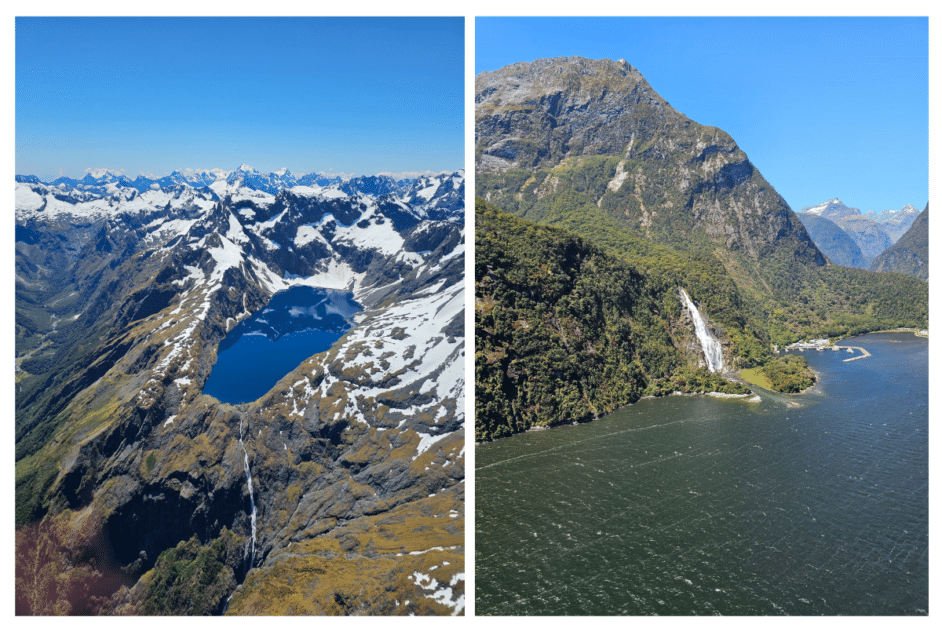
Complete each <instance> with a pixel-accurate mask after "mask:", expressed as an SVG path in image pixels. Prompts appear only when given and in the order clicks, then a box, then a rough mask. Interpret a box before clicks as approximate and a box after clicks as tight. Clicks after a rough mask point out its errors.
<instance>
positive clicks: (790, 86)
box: [475, 17, 929, 212]
mask: <svg viewBox="0 0 942 628" xmlns="http://www.w3.org/2000/svg"><path fill="white" fill-rule="evenodd" d="M928 46H929V30H928V19H927V18H924V17H923V18H895V17H894V18H843V17H838V18H819V17H813V18H711V17H700V18H651V17H637V18H612V17H603V18H549V17H547V18H523V19H516V18H477V19H476V21H475V73H478V72H481V71H492V70H496V69H498V68H500V67H503V66H505V65H508V64H510V63H515V62H517V61H532V60H534V59H538V58H544V57H560V56H582V57H588V58H595V59H600V58H610V59H620V58H624V59H625V60H626V61H628V63H630V64H631V65H633V66H635V67H636V68H638V69H639V70H640V71H641V73H642V74H643V75H644V77H645V78H646V79H647V80H648V82H649V83H650V84H651V86H652V87H653V88H654V90H655V91H657V92H658V93H659V94H660V95H661V96H662V97H664V98H665V99H666V100H667V101H668V102H670V104H671V105H672V106H673V107H674V108H675V109H677V110H678V111H680V112H681V113H683V114H685V115H686V116H687V117H689V118H691V119H693V120H695V121H696V122H699V123H701V124H706V125H710V126H716V127H719V128H721V129H723V130H725V131H727V132H728V133H729V134H730V135H731V136H732V137H733V139H735V140H736V142H737V143H738V144H739V147H740V148H741V149H743V150H744V151H745V152H746V154H747V155H748V156H749V159H750V160H751V161H752V163H753V164H754V165H755V166H756V167H757V168H758V169H759V171H760V172H761V173H762V174H763V176H764V177H765V178H766V180H768V181H769V183H771V184H772V186H774V187H775V189H776V190H778V192H779V193H780V194H781V195H782V196H783V197H784V198H785V200H786V201H787V202H788V203H789V205H791V207H792V209H794V210H796V211H797V210H800V209H801V208H802V207H804V206H806V205H816V204H818V203H822V202H824V201H826V200H829V199H831V198H834V197H837V198H840V199H841V200H842V201H843V202H844V203H846V204H847V205H850V206H852V207H857V208H858V209H860V210H861V211H862V212H866V211H868V210H873V211H877V212H879V211H882V210H884V209H900V208H901V207H903V206H904V205H905V204H907V203H911V204H912V205H914V206H916V208H917V209H920V210H921V209H922V208H923V207H924V206H925V204H926V202H927V201H928V198H929V196H928V195H929V191H928V188H929V185H928V178H929V173H928V168H929V166H928V154H929V149H928V143H929V131H928V122H929V105H928V102H929V99H928V94H929V70H928V64H929V52H928Z"/></svg>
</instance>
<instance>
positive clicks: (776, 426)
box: [475, 340, 928, 615]
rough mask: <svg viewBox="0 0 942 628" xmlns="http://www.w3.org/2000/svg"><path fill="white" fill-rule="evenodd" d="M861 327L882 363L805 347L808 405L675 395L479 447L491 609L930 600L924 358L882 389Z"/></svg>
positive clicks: (642, 609)
mask: <svg viewBox="0 0 942 628" xmlns="http://www.w3.org/2000/svg"><path fill="white" fill-rule="evenodd" d="M863 342H865V341H864V340H861V343H863ZM866 342H868V345H867V346H868V347H869V348H870V350H871V352H873V354H874V357H873V358H871V360H872V364H873V366H872V367H868V368H870V369H871V373H869V374H868V373H867V372H866V371H864V370H862V368H861V365H862V364H863V362H864V361H858V362H854V363H849V364H843V363H841V362H840V357H841V356H839V355H838V356H832V355H831V354H830V353H829V354H827V355H815V356H811V357H810V358H809V361H812V360H813V361H814V363H813V366H815V368H816V370H819V372H821V374H822V380H823V382H824V385H823V386H822V387H821V390H820V391H819V392H816V393H811V394H807V395H803V396H802V397H800V398H799V401H800V402H801V403H802V407H801V408H787V407H785V406H784V405H783V404H780V403H778V402H777V400H778V396H773V395H766V394H763V395H762V396H763V403H761V404H745V403H741V402H733V401H725V400H713V399H704V398H696V397H694V398H680V397H678V398H668V399H660V400H654V401H646V402H643V403H640V404H637V405H636V406H632V407H631V408H628V409H626V410H624V411H621V412H619V413H617V414H616V415H613V416H611V417H607V418H605V419H603V420H601V421H596V422H591V423H587V424H584V425H579V426H575V427H568V426H567V427H564V428H561V429H554V430H549V431H544V432H537V433H533V434H525V435H521V436H516V437H513V438H511V439H505V440H504V441H498V442H495V443H491V444H486V445H482V446H480V448H479V449H478V453H477V459H478V461H479V462H480V464H481V465H482V466H481V468H482V469H487V471H486V472H484V473H480V474H478V475H477V478H478V482H477V486H476V496H477V512H476V523H475V528H476V538H477V541H476V561H477V567H476V570H477V579H476V580H477V599H478V603H477V606H476V609H477V612H478V614H482V615H487V614H570V615H577V614H581V615H586V614H617V613H628V614H714V613H722V614H924V613H925V610H926V609H927V604H928V588H927V582H928V577H927V575H928V549H927V548H928V523H927V522H928V516H927V492H928V491H927V484H928V475H927V455H928V446H927V442H928V439H927V437H926V434H927V431H928V418H927V404H926V402H925V399H926V397H927V392H926V381H925V370H924V369H925V367H924V362H925V358H924V357H923V358H921V359H922V364H923V366H922V367H918V368H917V367H907V368H911V369H914V370H913V371H912V373H911V376H910V377H907V378H900V381H898V382H894V386H890V387H883V386H882V384H883V382H882V379H881V377H882V375H883V371H881V370H880V368H877V367H878V366H879V365H880V362H879V360H880V359H881V356H885V357H887V358H889V357H891V356H890V352H889V350H886V351H884V350H883V348H879V349H877V350H876V351H874V348H876V347H875V346H874V344H876V343H872V341H869V340H868V341H866ZM922 343H923V345H924V344H925V341H922ZM876 346H877V347H879V345H878V344H877V345H876ZM906 349H907V351H905V352H903V353H904V354H905V353H907V352H909V351H913V350H918V349H919V347H918V346H916V347H915V348H914V347H911V346H909V347H906ZM922 351H923V354H925V349H924V348H923V349H922ZM897 353H899V352H897ZM900 357H905V355H904V356H900V355H896V358H900ZM896 358H894V359H896ZM920 369H921V370H920ZM920 373H921V375H920ZM897 388H898V389H899V390H896V389H897ZM910 406H912V407H910ZM679 417H682V418H679ZM626 425H630V426H631V427H628V428H627V429H626ZM654 427H657V428H659V429H656V430H655V429H652V428H654ZM661 428H666V429H661ZM522 450H526V451H522ZM543 454H546V455H545V456H543ZM502 457H503V459H501V458H502ZM498 465H503V466H498Z"/></svg>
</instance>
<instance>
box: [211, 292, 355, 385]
mask: <svg viewBox="0 0 942 628" xmlns="http://www.w3.org/2000/svg"><path fill="white" fill-rule="evenodd" d="M361 309H362V308H361V307H360V306H359V305H358V304H357V303H356V301H354V300H353V295H352V294H350V293H349V292H342V291H340V290H327V289H324V288H310V287H308V286H298V287H295V288H291V289H290V290H285V291H283V292H279V293H277V294H275V296H273V297H272V299H271V301H270V302H269V304H268V306H267V307H265V308H263V309H262V310H261V311H259V312H256V313H255V314H253V315H252V316H251V317H250V318H247V319H246V320H244V321H242V322H241V323H239V324H238V325H236V327H235V328H234V329H233V330H232V331H230V332H229V334H228V335H226V337H225V338H224V339H223V341H222V342H221V343H219V353H218V356H217V360H216V364H215V365H214V366H213V370H212V372H211V373H210V375H209V379H207V380H206V385H205V386H204V387H203V393H204V394H207V395H212V396H213V397H216V398H217V399H219V400H220V401H223V402H225V403H245V402H248V401H255V400H256V399H258V398H259V397H261V396H262V395H264V394H265V393H267V392H268V391H269V390H271V389H272V387H273V386H274V385H275V384H276V383H277V382H278V380H280V379H281V378H282V377H284V376H285V375H286V374H288V373H289V372H291V371H292V370H293V369H295V368H296V367H297V366H298V365H299V364H301V362H303V361H304V360H306V359H308V358H309V357H311V356H312V355H314V354H316V353H320V352H321V351H326V350H327V349H329V348H330V346H331V345H332V344H333V343H334V341H336V340H337V339H338V338H340V337H341V336H342V335H343V334H345V333H346V332H347V331H348V330H349V329H350V328H351V327H352V326H353V315H354V314H356V313H357V312H359V311H360V310H361Z"/></svg>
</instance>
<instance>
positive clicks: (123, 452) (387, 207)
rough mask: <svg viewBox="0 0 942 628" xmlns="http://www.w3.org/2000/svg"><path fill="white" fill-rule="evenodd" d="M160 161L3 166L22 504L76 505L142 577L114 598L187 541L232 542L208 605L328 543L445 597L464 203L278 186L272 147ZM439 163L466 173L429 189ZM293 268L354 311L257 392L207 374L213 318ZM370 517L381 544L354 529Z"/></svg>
mask: <svg viewBox="0 0 942 628" xmlns="http://www.w3.org/2000/svg"><path fill="white" fill-rule="evenodd" d="M174 175H177V176H176V177H175V180H174V181H169V182H168V184H167V185H161V184H160V182H157V181H155V182H154V183H155V184H156V185H150V186H147V187H146V188H145V189H143V190H139V189H138V188H136V187H134V186H127V185H124V184H125V183H126V182H125V181H124V179H121V178H120V177H119V176H115V175H113V174H111V173H107V174H103V175H102V176H100V177H98V178H97V179H94V180H93V181H91V180H89V181H85V180H83V182H81V183H78V184H74V185H73V184H70V183H67V182H65V181H60V182H59V184H56V185H51V184H43V183H40V182H38V179H35V178H30V177H28V176H24V177H17V182H16V184H15V185H16V194H15V199H16V200H15V203H16V204H15V215H16V285H17V290H16V311H17V328H16V332H17V368H18V369H19V374H18V379H17V411H16V412H17V415H16V425H17V436H16V443H17V445H16V446H17V460H18V461H20V462H18V466H17V477H18V480H17V481H18V484H17V512H18V521H19V520H24V521H29V520H33V519H35V518H38V517H41V516H43V515H44V514H45V513H46V512H55V513H61V512H68V513H72V514H73V515H74V516H76V517H82V518H83V520H85V518H87V519H89V520H94V521H95V524H96V525H99V526H100V529H101V530H102V533H101V534H102V535H103V536H102V538H101V542H103V543H105V544H106V545H107V546H108V548H109V551H110V552H111V556H112V558H110V559H109V560H113V561H114V562H115V563H116V564H117V567H116V569H117V568H120V570H121V573H125V574H130V575H131V577H132V579H133V580H136V581H137V585H135V586H133V587H131V588H130V589H127V590H125V591H126V594H121V595H124V597H121V595H119V596H118V597H116V598H113V603H114V604H118V605H119V606H120V608H121V609H123V610H122V611H121V612H135V609H137V610H138V611H139V610H140V609H139V608H138V607H137V606H135V604H138V603H139V601H140V600H141V599H143V598H142V596H146V595H147V591H148V590H149V589H148V587H150V586H152V584H153V582H155V578H153V577H151V578H141V576H143V575H144V574H146V573H148V572H149V571H150V570H152V569H154V568H155V567H157V565H158V559H159V558H160V557H161V556H166V554H164V552H165V551H166V550H168V549H170V548H174V547H176V546H177V544H178V543H180V542H185V541H186V542H192V543H196V544H197V545H199V546H200V547H210V546H211V545H212V547H216V546H217V545H218V544H220V543H223V544H227V543H228V544H232V547H233V549H232V551H228V550H227V551H228V553H227V554H226V556H229V557H230V558H231V560H230V558H227V559H226V561H228V562H226V564H225V566H223V567H220V569H221V570H222V571H220V572H219V573H220V574H221V575H220V576H219V578H220V579H219V580H218V582H216V581H214V582H216V584H213V585H212V586H211V587H209V588H208V589H207V591H209V593H207V594H206V595H211V596H212V600H213V604H217V606H215V607H214V608H216V611H217V612H219V611H221V610H222V608H224V605H225V604H226V603H227V600H229V598H230V597H231V600H229V601H228V604H229V608H230V610H231V609H236V608H242V609H246V610H245V612H249V610H250V609H251V608H256V607H252V606H240V605H242V604H246V603H247V602H246V601H245V600H247V599H249V598H247V597H245V596H251V595H256V594H257V592H258V591H262V590H264V587H266V586H268V585H267V584H265V583H266V582H269V581H276V580H277V579H278V578H281V577H284V575H285V574H290V577H292V578H294V579H295V580H296V581H298V582H303V581H307V580H305V579H311V578H316V576H313V575H312V574H313V573H314V572H311V571H310V570H309V569H308V566H307V565H308V563H307V562H305V561H309V560H310V559H311V558H312V557H315V556H321V555H322V553H323V551H325V550H324V547H328V548H333V547H335V546H336V547H337V550H334V549H331V550H330V551H331V552H333V554H332V555H334V558H332V559H331V560H332V561H333V562H332V565H334V568H340V567H339V566H342V565H346V564H347V563H348V562H349V563H350V566H351V567H350V568H351V569H356V570H361V569H363V568H364V566H366V567H365V568H367V569H376V570H380V572H381V573H382V574H389V575H388V576H387V575H383V576H382V577H380V578H379V579H378V580H377V581H376V582H377V583H378V584H375V585H374V584H370V583H367V582H366V581H357V582H356V583H355V584H353V585H351V587H350V593H349V595H353V596H358V595H366V594H369V595H370V596H373V597H370V599H380V598H378V597H375V596H378V595H387V593H382V591H383V587H384V586H386V585H385V583H387V582H391V581H393V579H394V576H393V575H392V574H393V571H395V570H398V571H397V572H396V573H399V572H401V573H407V574H409V573H413V572H416V573H427V572H429V569H431V568H436V566H437V567H438V568H439V569H440V570H441V571H436V574H439V573H447V574H448V576H447V578H444V579H443V580H442V581H441V583H440V584H435V586H433V587H432V588H429V587H430V586H431V585H429V584H428V583H426V584H425V586H418V585H417V584H411V583H406V584H402V585H400V588H399V589H397V593H396V595H400V593H399V592H400V591H401V595H402V597H401V603H404V602H405V600H410V601H411V605H413V606H415V605H420V607H421V608H422V609H424V612H430V613H444V614H451V613H453V612H456V611H457V610H460V608H461V607H462V606H463V578H464V576H463V571H464V570H463V564H464V562H463V560H464V558H463V538H464V530H463V521H464V518H463V479H464V405H465V397H464V395H465V392H464V390H465V389H464V381H465V379H464V378H465V374H464V351H465V348H464V333H463V331H464V287H463V284H464V282H463V273H464V254H465V247H464V237H465V236H464V223H463V213H464V210H463V206H461V207H453V206H449V207H448V210H447V211H445V210H442V211H441V212H440V213H438V214H436V213H435V212H434V211H431V210H430V209H429V207H428V206H427V205H428V202H430V201H432V200H434V199H435V198H436V193H435V192H426V197H427V198H426V197H423V196H421V194H417V196H416V197H415V198H417V199H420V200H423V201H425V202H419V203H417V204H413V203H410V202H407V201H405V200H403V199H402V198H400V197H399V196H397V194H396V193H395V192H393V193H385V194H380V195H378V196H373V195H369V194H364V193H362V192H360V191H356V190H355V189H354V188H351V189H350V191H349V192H345V191H343V190H342V189H340V188H341V186H340V184H339V183H338V182H335V181H324V183H326V185H321V184H319V183H316V182H315V181H314V180H310V181H308V182H307V184H306V185H303V184H300V180H297V179H295V180H294V185H291V186H287V183H288V182H291V181H292V179H293V175H292V174H291V173H290V172H288V171H287V169H285V170H283V171H279V172H276V173H270V174H269V175H261V174H260V173H258V172H257V171H254V170H253V169H251V168H248V167H244V168H240V169H239V170H237V171H233V172H227V173H226V174H225V176H224V177H223V176H221V173H212V172H209V173H207V172H206V171H203V172H189V173H187V172H180V173H174ZM456 175H457V173H456ZM86 179H88V177H86ZM210 179H211V181H210ZM459 179H460V182H459ZM446 180H447V181H451V183H447V184H446ZM200 182H202V183H204V184H205V185H198V183H200ZM410 183H411V182H410ZM278 185H285V186H287V187H283V188H280V189H276V188H277V186H278ZM432 185H434V184H433V183H429V184H428V185H426V186H425V187H423V188H421V189H420V191H421V190H427V189H428V188H429V187H430V186H432ZM456 185H457V186H459V187H460V186H461V185H463V173H462V175H461V176H460V177H458V178H455V176H454V175H453V176H452V177H451V178H447V177H446V178H445V179H443V180H442V181H441V182H439V183H438V184H437V187H436V190H438V189H439V188H443V186H444V187H447V186H451V187H452V188H455V186H456ZM266 187H267V189H265V188H266ZM268 190H275V191H274V192H272V191H268ZM452 191H454V190H452ZM445 196H447V194H446V193H444V192H443V193H442V194H440V195H438V196H437V198H440V199H441V198H445ZM442 202H444V201H442ZM446 214H447V215H446ZM433 216H434V217H433ZM439 217H440V218H444V219H440V218H439ZM295 286H310V287H317V288H327V289H335V290H343V291H345V292H347V293H350V295H351V296H350V298H352V299H353V300H355V301H356V303H357V304H358V306H359V307H361V308H362V310H361V311H360V312H359V313H357V314H356V315H355V317H354V318H353V320H354V321H355V323H356V325H355V326H354V327H353V328H352V329H350V330H349V331H348V332H347V333H346V334H345V335H344V336H342V337H341V338H340V339H339V340H338V341H337V342H336V343H335V344H334V345H333V346H332V347H331V348H330V349H329V350H327V351H325V352H322V353H318V354H316V355H311V356H309V357H307V359H305V360H304V361H303V362H301V363H300V364H299V365H298V366H297V367H296V368H294V369H293V370H291V371H290V372H289V373H287V374H286V375H284V376H283V377H282V379H281V380H280V381H279V382H278V383H277V384H275V385H274V387H273V388H272V389H271V390H269V391H268V392H267V393H265V394H264V395H263V396H262V397H261V398H259V399H258V400H256V401H253V402H251V403H246V404H239V405H231V404H227V403H221V402H220V401H218V400H216V399H215V398H213V397H210V396H208V395H205V394H202V391H203V385H204V383H205V382H206V381H207V379H208V377H209V375H210V373H211V371H212V370H213V367H214V364H215V363H216V362H217V358H218V351H219V346H220V342H221V341H222V340H223V339H224V338H225V337H226V335H227V333H228V332H230V331H232V330H233V329H235V327H236V326H237V325H239V323H240V322H241V321H243V320H246V319H248V318H249V317H250V316H252V315H253V314H255V313H260V312H263V311H264V309H265V308H266V307H267V305H268V304H269V302H270V300H271V298H272V296H273V295H274V294H276V293H279V292H280V291H284V290H287V289H289V288H292V287H295ZM252 366H253V365H246V367H247V368H252ZM90 426H93V427H92V428H90ZM39 458H42V459H43V460H46V461H48V463H47V464H45V465H41V466H38V467H37V466H35V465H33V464H32V463H31V462H30V461H31V460H35V459H39ZM50 469H51V470H52V471H48V470H50ZM49 473H52V475H49ZM250 478H251V479H250ZM23 487H36V488H35V490H31V489H29V488H23ZM69 516H72V515H69ZM437 517H443V519H442V520H441V521H439V520H437V519H436V518H437ZM387 520H388V522H386V521H387ZM171 522H172V524H171ZM384 522H386V523H384ZM389 522H394V523H389ZM403 522H404V523H403ZM442 522H443V523H442ZM380 525H382V526H385V527H386V529H387V530H389V534H392V535H396V534H399V536H398V537H396V538H397V539H398V540H396V541H395V547H396V548H399V549H396V550H395V551H393V552H392V553H390V552H386V551H382V552H375V551H373V550H372V549H371V546H370V547H368V546H367V540H368V539H364V540H363V544H364V547H362V548H359V549H357V546H356V545H355V544H353V542H352V541H350V540H349V539H351V538H354V537H352V536H351V535H352V534H353V531H354V530H359V529H360V528H359V527H358V526H361V527H363V529H372V528H373V527H375V526H380ZM399 526H401V527H402V532H401V533H400V532H398V530H399ZM129 529H137V530H141V531H142V533H141V534H134V535H129V534H127V533H126V531H127V530H129ZM413 529H422V530H427V531H426V532H422V533H421V534H414V533H413V532H412V531H413ZM388 538H393V537H388ZM191 539H195V540H193V541H189V540H191ZM384 542H385V541H384ZM390 547H392V546H390ZM243 548H245V549H244V550H243ZM249 548H251V551H249ZM289 548H290V549H289ZM341 548H343V549H341ZM433 559H434V560H435V561H437V562H435V563H433V562H430V561H432V560H433ZM286 570H287V571H286ZM138 578H140V579H138ZM116 582H117V580H116ZM370 582H372V581H370ZM131 584H133V582H132V583H131ZM237 585H238V586H239V589H238V591H239V592H241V593H237V594H236V595H234V596H233V595H232V594H233V592H234V591H236V586H237ZM115 586H117V585H115ZM129 586H130V585H129ZM363 587H367V589H363ZM371 587H376V588H375V589H374V588H371ZM403 587H404V588H403ZM374 590H375V592H376V593H375V595H374V593H373V591H374ZM253 592H256V593H253ZM109 595H110V594H109ZM338 595H339V593H338ZM343 595H348V593H347V592H346V591H344V593H343ZM332 599H333V598H332ZM364 599H366V598H364ZM397 599H399V598H397ZM390 603H391V602H390ZM115 612H118V611H117V610H116V611H115Z"/></svg>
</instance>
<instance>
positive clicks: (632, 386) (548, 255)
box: [475, 200, 746, 440]
mask: <svg viewBox="0 0 942 628" xmlns="http://www.w3.org/2000/svg"><path fill="white" fill-rule="evenodd" d="M476 220H477V223H476V234H475V235H476V243H475V338H476V347H475V350H476V354H475V370H476V372H475V381H476V390H475V416H476V420H475V426H476V434H475V437H476V439H478V440H487V439H490V438H495V437H500V436H504V435H509V434H512V433H515V432H520V431H524V430H526V429H529V428H530V427H533V426H549V425H556V424H561V423H571V422H576V421H586V420H591V419H593V418H597V417H598V416H599V415H601V414H605V413H608V412H611V411H613V410H615V409H617V408H619V407H621V406H624V405H627V404H628V403H631V402H634V401H636V400H637V399H639V398H640V397H641V396H643V395H657V394H664V393H666V392H670V391H673V390H685V391H690V392H699V391H706V390H720V391H726V392H738V393H744V392H746V391H745V390H744V389H742V388H741V387H739V386H738V385H736V384H732V383H730V382H727V381H726V380H724V379H723V378H722V377H721V376H719V375H717V374H710V373H709V372H708V371H707V370H706V369H705V368H700V369H697V368H695V367H694V366H691V363H693V364H695V361H694V360H693V359H692V358H691V355H692V354H695V352H696V351H697V350H699V345H697V344H696V343H697V341H696V339H695V338H694V337H693V331H692V326H691V325H690V323H689V321H688V320H687V319H686V317H685V315H684V312H683V308H682V306H681V303H680V300H679V297H678V292H677V288H678V284H677V283H675V282H674V281H672V280H671V279H670V277H669V275H670V273H669V272H665V273H664V274H663V275H661V276H656V275H653V274H649V273H647V272H645V271H642V270H639V269H638V268H636V267H634V266H633V265H631V264H629V263H627V262H626V261H625V260H624V259H620V258H618V257H616V256H614V255H612V254H609V253H606V252H605V251H604V250H602V249H601V248H599V247H598V246H595V245H592V244H590V243H588V242H586V241H585V240H583V239H582V238H579V237H576V236H574V235H572V234H570V233H568V232H566V231H563V230H560V229H553V228H548V227H542V226H537V225H534V224H532V223H529V222H528V221H524V220H520V219H518V218H515V217H513V216H510V215H508V214H506V213H504V212H502V211H500V210H497V209H495V208H492V207H488V206H487V205H486V204H485V203H484V202H483V201H481V200H478V202H477V204H476ZM691 292H692V293H693V294H695V295H696V294H697V292H696V291H695V290H691Z"/></svg>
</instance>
